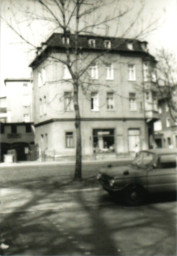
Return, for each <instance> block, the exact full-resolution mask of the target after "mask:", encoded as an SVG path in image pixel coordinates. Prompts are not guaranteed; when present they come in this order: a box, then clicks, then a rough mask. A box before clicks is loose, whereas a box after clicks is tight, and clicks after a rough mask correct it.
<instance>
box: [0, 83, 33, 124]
mask: <svg viewBox="0 0 177 256" xmlns="http://www.w3.org/2000/svg"><path fill="white" fill-rule="evenodd" d="M4 83H5V93H6V103H5V104H6V108H7V120H6V121H7V122H12V123H14V122H32V121H33V120H32V119H33V113H32V82H31V80H30V79H23V78H20V79H5V80H4Z"/></svg>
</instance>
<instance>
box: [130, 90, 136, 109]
mask: <svg viewBox="0 0 177 256" xmlns="http://www.w3.org/2000/svg"><path fill="white" fill-rule="evenodd" d="M129 110H130V111H132V112H133V111H137V110H138V106H137V101H136V93H134V92H130V93H129Z"/></svg>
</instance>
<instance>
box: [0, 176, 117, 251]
mask: <svg viewBox="0 0 177 256" xmlns="http://www.w3.org/2000/svg"><path fill="white" fill-rule="evenodd" d="M92 179H95V177H94V178H92ZM92 179H91V178H90V180H84V181H83V182H82V183H81V184H80V183H73V182H72V180H71V179H65V180H62V181H61V183H60V182H59V181H56V180H55V179H52V178H51V179H50V178H49V177H46V178H43V179H41V180H29V179H28V180H24V181H23V182H22V183H20V184H19V182H11V184H10V185H11V186H10V187H9V186H8V189H9V190H10V189H11V188H13V189H18V191H19V199H18V195H17V196H16V198H15V200H14V202H11V203H13V207H14V208H13V211H12V212H8V211H7V212H5V213H1V214H0V227H1V234H0V239H1V242H2V241H4V242H5V243H6V244H8V245H9V248H8V249H7V250H5V251H3V252H1V254H5V255H119V253H118V251H117V245H115V243H114V240H113V238H112V236H111V230H109V228H108V226H107V224H106V222H105V220H104V219H103V218H102V216H101V212H100V211H99V210H97V211H95V210H93V208H92V207H90V206H89V205H88V204H87V202H86V200H85V198H84V197H83V196H82V192H78V193H70V194H67V193H65V189H66V188H83V187H84V188H85V187H89V184H90V182H91V181H92ZM97 185H98V184H97V183H96V182H95V183H94V184H92V185H91V187H93V186H97ZM20 189H22V190H21V191H22V192H21V193H23V195H20ZM25 191H26V192H27V193H28V194H29V193H30V196H31V197H30V198H29V200H27V202H25V203H24V204H23V205H22V206H20V207H19V206H18V200H21V197H22V196H23V197H24V198H25ZM4 203H6V204H7V205H8V200H7V202H4ZM15 203H16V205H15ZM7 209H8V208H7ZM103 232H104V234H105V235H104V236H103V235H102V234H103Z"/></svg>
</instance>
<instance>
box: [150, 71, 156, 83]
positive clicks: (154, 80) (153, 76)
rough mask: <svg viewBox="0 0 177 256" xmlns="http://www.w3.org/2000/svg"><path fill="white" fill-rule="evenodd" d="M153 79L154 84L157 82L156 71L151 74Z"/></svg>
mask: <svg viewBox="0 0 177 256" xmlns="http://www.w3.org/2000/svg"><path fill="white" fill-rule="evenodd" d="M151 79H152V82H154V83H155V82H157V74H156V72H155V71H152V73H151Z"/></svg>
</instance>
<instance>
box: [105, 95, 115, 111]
mask: <svg viewBox="0 0 177 256" xmlns="http://www.w3.org/2000/svg"><path fill="white" fill-rule="evenodd" d="M106 105H107V109H108V110H113V109H114V93H113V92H108V93H107V97H106Z"/></svg>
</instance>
